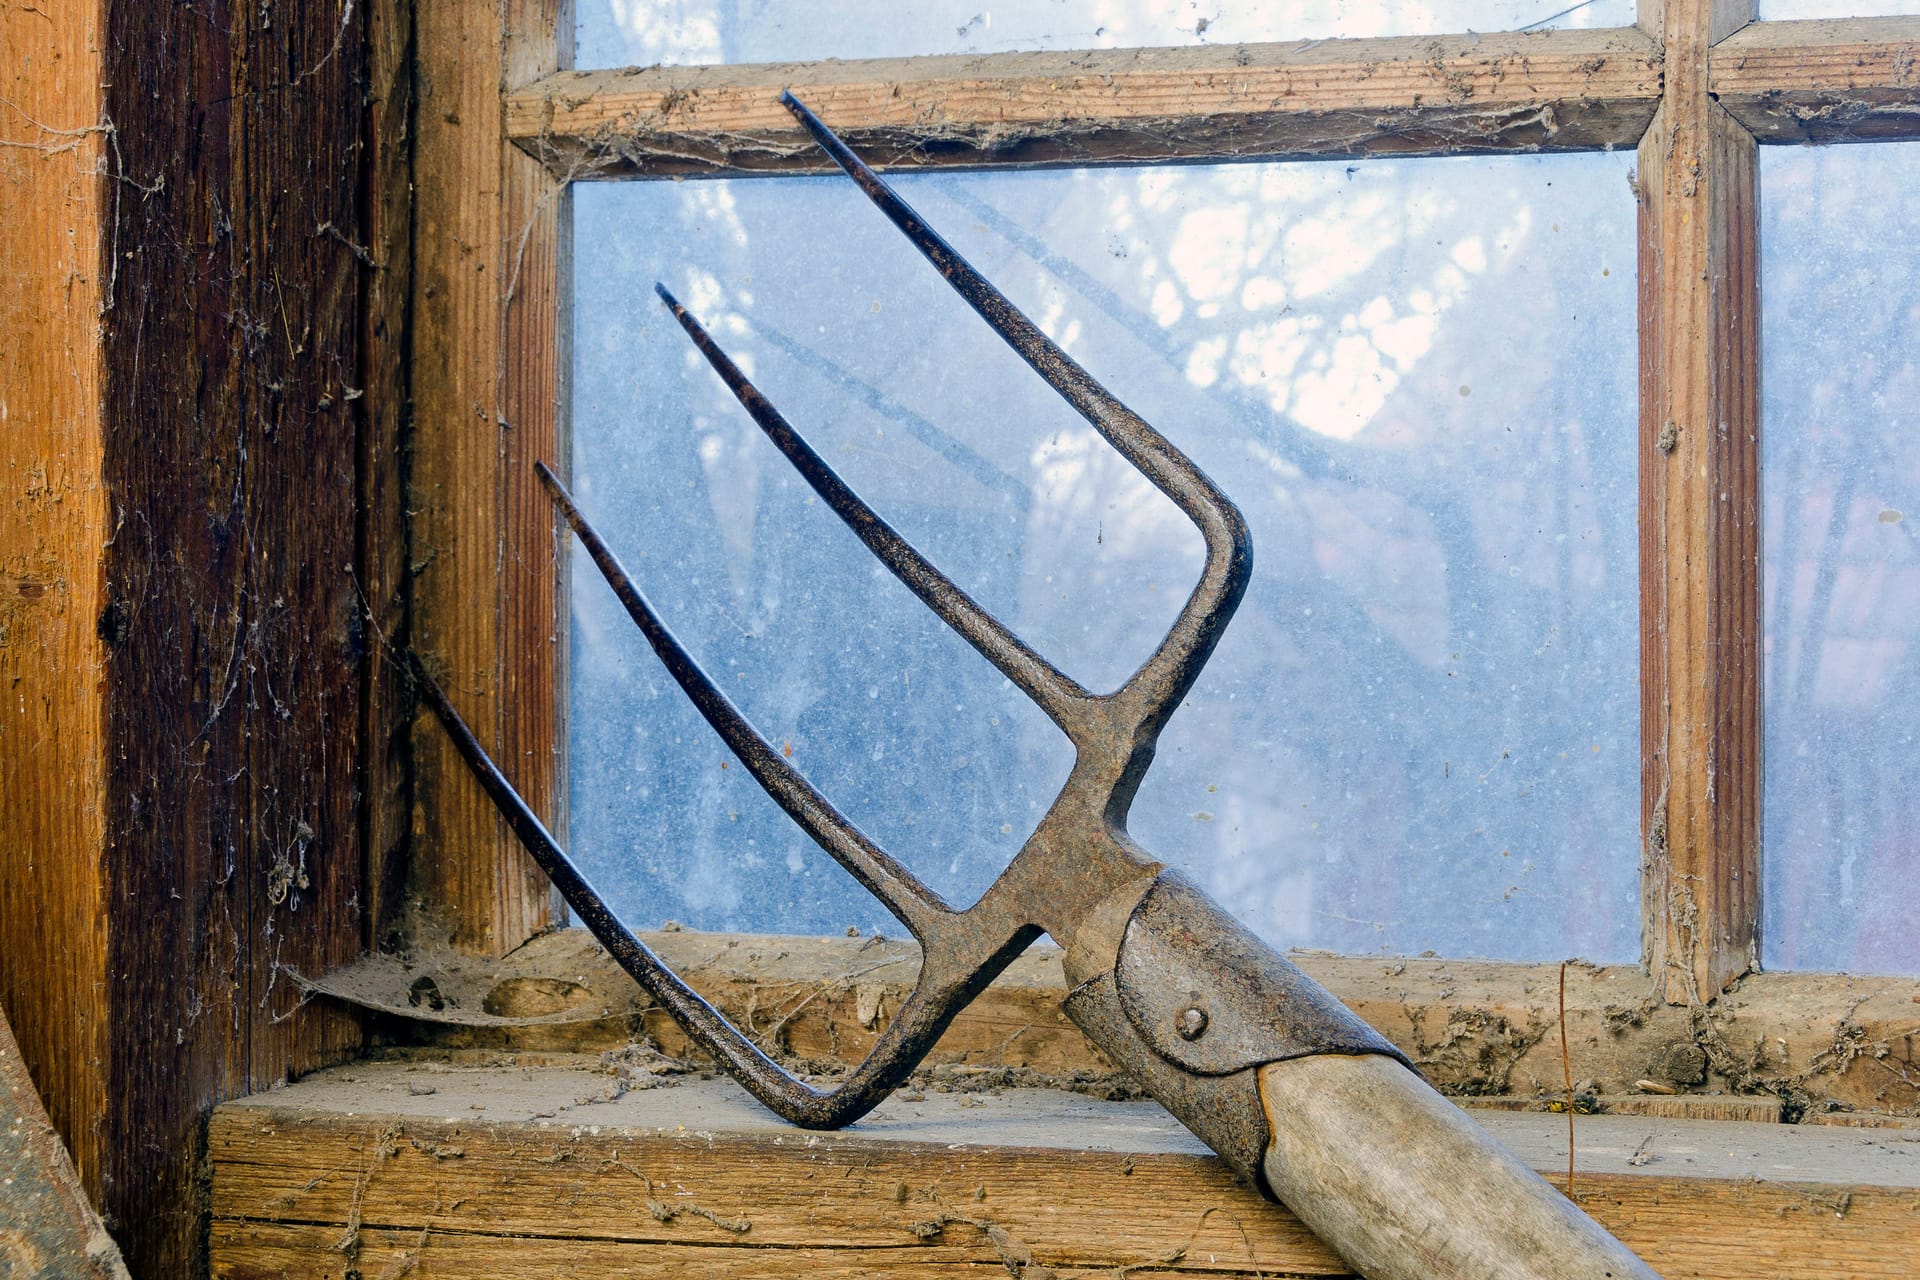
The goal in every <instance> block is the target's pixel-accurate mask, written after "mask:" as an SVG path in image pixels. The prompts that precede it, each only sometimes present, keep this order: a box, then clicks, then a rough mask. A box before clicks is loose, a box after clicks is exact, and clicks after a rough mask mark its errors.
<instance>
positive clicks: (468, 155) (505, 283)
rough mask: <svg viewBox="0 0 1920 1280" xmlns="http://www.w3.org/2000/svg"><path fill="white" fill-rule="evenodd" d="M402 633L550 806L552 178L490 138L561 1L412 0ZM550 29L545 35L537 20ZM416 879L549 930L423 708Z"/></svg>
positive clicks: (555, 739)
mask: <svg viewBox="0 0 1920 1280" xmlns="http://www.w3.org/2000/svg"><path fill="white" fill-rule="evenodd" d="M415 12H416V15H417V33H418V37H417V38H418V68H419V85H420V100H419V104H418V108H417V112H416V120H417V122H418V129H417V133H416V135H415V150H414V183H415V192H416V194H415V216H416V229H417V230H416V236H415V241H414V244H415V248H416V255H417V256H416V260H415V263H414V267H415V273H416V275H415V293H414V330H413V333H414V340H413V356H414V359H413V433H412V440H413V450H414V452H413V472H412V486H411V487H412V493H411V501H410V504H409V506H410V510H411V511H412V513H413V519H412V526H411V538H412V548H413V561H414V569H415V572H416V579H415V584H414V597H413V603H414V612H413V619H412V625H413V642H414V645H415V647H416V649H417V650H419V651H420V652H421V654H422V655H423V656H424V657H425V659H426V660H427V661H428V662H429V663H430V664H432V665H433V666H434V667H435V668H436V669H437V674H438V677H439V679H440V681H441V683H442V684H443V685H445V687H446V688H447V690H448V693H449V694H450V696H451V697H452V698H453V700H454V702H455V703H456V705H457V706H458V707H459V708H460V711H461V713H462V715H463V716H464V717H465V718H466V719H467V720H468V722H469V723H470V724H471V725H472V726H473V728H474V731H475V733H476V734H477V735H478V736H479V738H480V740H481V742H482V744H483V745H484V746H486V747H487V748H488V750H489V751H491V752H493V753H494V755H495V758H496V760H498V762H499V763H500V765H501V767H502V769H503V770H504V771H505V772H506V774H507V775H508V777H509V778H511V779H512V780H513V781H514V783H515V785H516V786H517V787H518V788H519V789H520V791H521V793H522V794H523V795H525V796H526V797H527V799H528V801H529V803H531V804H532V805H533V807H534V809H535V810H536V811H537V812H539V813H541V814H542V815H543V816H545V817H547V818H548V819H549V821H550V822H552V823H553V824H554V825H556V826H559V827H561V828H562V829H564V822H563V821H562V819H563V817H564V815H562V814H559V813H558V812H556V808H555V806H556V805H557V804H558V802H559V797H560V795H561V788H560V786H559V780H560V778H561V777H562V776H563V771H562V768H561V765H562V757H561V755H560V750H561V746H562V743H563V741H564V738H563V735H562V734H561V733H560V730H559V723H560V722H559V719H558V717H559V715H560V708H561V703H562V699H561V696H560V689H561V684H560V680H561V676H562V672H563V653H564V639H563V638H564V634H565V633H564V618H563V617H562V612H561V611H562V608H563V604H562V601H563V599H564V596H563V594H562V591H561V586H562V575H561V574H560V573H559V572H557V571H556V566H557V565H558V564H561V563H564V560H563V558H561V557H558V556H557V555H556V549H557V547H558V545H559V544H558V532H557V526H556V521H555V518H554V515H553V511H552V508H551V505H550V504H549V502H548V500H547V498H546V497H545V495H544V494H543V493H542V492H541V490H540V487H539V485H538V483H537V482H536V480H535V479H534V475H533V464H534V463H535V462H536V461H540V460H546V461H549V462H551V463H553V464H554V465H555V466H557V467H558V468H560V469H561V471H562V472H563V473H564V471H565V469H566V464H567V458H566V456H565V452H564V450H563V444H564V440H563V437H562V433H561V430H560V412H559V400H560V383H561V378H562V370H561V360H562V344H561V342H560V329H559V310H560V301H561V289H562V277H563V274H564V271H563V248H564V237H563V232H562V222H563V218H562V213H563V203H564V192H563V190H562V188H561V187H560V185H559V184H557V183H556V182H554V181H553V180H552V179H551V178H550V177H549V176H548V175H547V174H546V173H545V172H544V171H543V170H542V169H541V168H540V166H538V165H537V164H535V163H534V162H533V161H532V160H530V159H528V158H527V157H526V156H525V155H523V154H521V153H520V152H519V151H517V150H515V149H514V148H512V147H510V146H507V145H506V144H505V143H504V142H503V141H502V132H501V124H500V119H501V110H502V108H501V89H502V86H503V84H505V83H507V82H508V79H509V77H510V76H511V77H527V76H531V75H532V74H535V73H537V72H542V71H551V70H552V69H553V68H554V67H556V66H557V65H558V58H559V55H560V48H559V45H558V44H557V43H556V41H555V38H554V36H553V32H554V31H555V30H566V29H570V28H571V26H572V19H571V17H570V13H571V7H570V6H569V5H567V4H566V3H565V0H514V3H509V4H506V5H504V6H499V7H495V6H477V5H472V4H467V3H462V2H461V0H418V3H417V4H416V6H415ZM541 32H544V33H546V34H545V36H544V37H542V36H541V35H540V34H539V33H541ZM413 742H414V764H415V769H416V784H417V792H416V795H417V801H418V811H417V817H416V822H415V828H414V833H415V836H416V853H415V862H414V869H413V870H414V876H413V882H412V886H411V894H412V896H413V898H414V900H415V901H417V902H420V903H425V904H428V905H427V908H426V909H427V910H428V911H429V912H430V913H431V914H433V915H435V916H436V917H438V920H439V922H440V923H441V924H442V925H443V926H444V927H445V929H446V931H447V932H448V934H449V935H450V936H451V937H452V939H453V941H454V943H455V944H456V945H457V946H460V947H462V948H465V949H467V950H471V951H477V952H483V953H490V954H499V953H502V952H505V951H508V950H511V949H512V948H513V947H515V946H518V945H519V944H520V943H521V942H523V941H525V940H526V939H527V938H528V937H529V936H531V935H532V934H534V933H536V932H538V931H539V930H541V929H543V928H545V927H546V926H547V924H548V923H549V922H550V920H551V919H552V918H553V909H552V903H551V891H550V890H549V888H548V887H547V884H546V880H545V877H543V876H541V875H540V874H539V872H538V871H537V870H536V869H535V868H534V866H533V863H532V861H531V859H529V858H528V857H527V856H526V855H525V854H524V853H523V852H522V851H521V850H520V848H519V846H518V845H517V844H516V843H515V842H514V840H513V837H512V835H511V834H510V833H509V832H508V831H507V829H506V827H505V826H504V824H502V823H501V822H500V820H499V819H498V817H497V816H496V815H495V813H494V810H493V806H492V805H491V803H490V802H489V801H488V800H487V798H486V797H485V795H484V794H482V793H481V791H480V790H479V788H478V787H477V786H476V785H475V784H474V783H473V782H472V780H471V778H470V777H469V775H468V773H467V770H466V766H465V765H464V764H462V763H461V761H460V759H459V757H458V756H457V755H456V754H455V753H454V752H453V750H452V748H451V747H450V746H449V745H448V743H447V742H446V739H445V736H444V735H443V734H442V733H441V732H440V730H439V727H438V725H436V724H434V723H432V721H431V719H430V718H429V719H427V720H422V721H418V722H416V724H415V727H414V739H413Z"/></svg>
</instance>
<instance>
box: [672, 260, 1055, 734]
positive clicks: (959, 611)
mask: <svg viewBox="0 0 1920 1280" xmlns="http://www.w3.org/2000/svg"><path fill="white" fill-rule="evenodd" d="M653 291H654V292H655V293H657V294H659V295H660V300H661V301H662V302H664V303H666V304H667V309H668V310H670V311H672V312H673V316H674V319H676V320H678V321H679V322H680V327H681V328H682V329H685V330H686V331H687V336H688V337H689V338H692V339H693V345H694V346H696V347H698V348H699V349H700V354H701V355H703V356H705V357H706V358H707V363H708V364H710V365H712V366H713V371H714V372H715V373H717V374H719V375H720V379H721V381H723V382H725V383H726V384H727V387H728V389H730V390H731V391H732V392H733V394H734V398H735V399H737V400H739V401H740V404H741V407H743V408H744V409H746V411H747V412H748V413H749V414H751V415H752V416H753V420H754V421H755V422H756V423H758V424H759V426H760V430H761V431H763V432H765V433H766V437H767V439H769V440H771V441H773V444H774V447H775V448H777V449H779V450H780V452H781V453H783V454H785V455H786V459H787V461H788V462H790V463H792V464H793V469H794V470H795V471H798V472H799V473H800V476H801V478H802V479H803V480H805V481H806V482H807V483H808V484H809V485H812V486H813V491H814V492H815V493H817V494H819V495H820V497H821V499H822V500H823V501H825V502H826V504H827V506H828V507H830V508H832V510H833V513H834V514H835V515H837V516H839V517H840V519H841V521H842V522H843V523H845V524H846V526H847V528H849V529H851V530H853V532H854V535H855V536H856V537H858V538H859V539H860V541H862V542H864V543H866V544H867V550H869V551H871V552H873V554H874V556H875V557H876V558H877V559H878V560H879V561H880V563H881V564H884V565H885V566H886V567H887V568H888V569H889V570H890V571H891V572H892V573H893V576H894V577H896V578H898V579H900V581H901V582H903V583H905V584H906V587H907V589H908V590H909V591H911V592H913V594H915V595H917V596H919V597H920V599H921V600H922V601H923V602H925V604H926V606H927V608H929V609H931V610H933V611H934V613H935V614H937V615H938V616H939V617H940V620H941V621H943V622H945V623H946V624H947V625H948V626H950V627H952V628H953V629H954V630H955V631H956V632H958V633H959V634H960V638H961V639H963V640H965V641H966V642H967V643H968V644H970V645H972V646H973V647H974V648H975V649H978V650H979V651H980V654H981V656H982V657H984V658H986V660H987V661H988V662H991V663H992V664H993V665H994V666H995V667H998V668H999V669H1000V672H1001V674H1003V675H1005V676H1006V677H1007V679H1009V680H1011V681H1013V683H1014V684H1016V685H1018V686H1019V687H1020V690H1021V692H1023V693H1025V694H1026V695H1027V696H1028V697H1029V698H1032V699H1033V700H1034V702H1036V703H1038V704H1039V706H1040V709H1041V710H1042V711H1045V712H1046V713H1047V714H1048V715H1049V716H1051V717H1052V718H1053V720H1054V723H1056V724H1058V725H1060V726H1061V727H1062V728H1063V729H1067V731H1068V733H1069V734H1071V733H1072V732H1073V731H1072V730H1071V729H1068V727H1067V726H1068V720H1069V718H1071V716H1072V711H1073V708H1075V707H1076V706H1079V705H1080V704H1082V703H1085V702H1086V701H1087V700H1088V699H1089V698H1091V697H1092V696H1093V695H1091V694H1089V693H1088V692H1087V691H1086V690H1085V689H1083V688H1081V687H1080V686H1079V685H1078V684H1077V683H1075V682H1074V681H1073V680H1072V679H1071V678H1069V677H1068V676H1067V675H1065V674H1064V673H1062V672H1061V671H1060V669H1059V668H1057V667H1055V666H1054V665H1053V664H1052V663H1050V662H1048V661H1047V660H1046V659H1045V658H1043V657H1041V656H1040V655H1039V654H1038V653H1035V652H1034V651H1033V650H1032V649H1031V648H1029V647H1028V646H1027V645H1026V643H1025V642H1024V641H1022V640H1021V639H1020V637H1018V636H1016V635H1014V634H1013V632H1011V631H1009V630H1007V628H1006V626H1005V625H1004V624H1002V623H1001V621H1000V620H999V619H998V618H996V617H994V616H993V615H992V614H990V613H988V612H987V611H986V610H985V609H982V608H981V607H980V605H979V604H978V603H977V602H976V601H975V600H974V599H973V597H972V596H969V595H968V594H967V593H966V592H965V591H963V590H961V589H960V588H959V587H958V586H955V585H954V582H953V580H952V579H951V578H949V577H947V575H946V574H944V573H942V572H940V570H939V569H937V568H935V567H934V565H933V563H932V562H931V561H930V560H928V559H927V558H926V557H925V556H923V555H921V554H920V553H919V552H918V551H916V550H914V548H913V544H912V543H910V542H908V541H907V540H906V539H905V538H903V537H901V536H900V534H899V533H898V532H897V531H895V529H894V528H893V526H892V525H890V524H888V523H887V522H886V521H885V520H883V519H882V518H881V517H880V514H879V513H878V512H876V511H875V510H874V509H873V508H872V507H870V506H868V505H867V504H866V503H865V502H864V501H863V500H862V499H861V497H860V495H859V494H857V493H855V492H854V491H853V489H852V488H851V487H850V486H849V485H848V484H847V482H846V481H844V480H842V479H841V478H840V476H839V473H837V472H836V471H834V469H833V468H832V467H830V466H828V465H827V462H826V460H825V459H823V458H822V457H821V456H820V455H819V454H818V453H816V452H814V450H813V446H812V445H809V444H808V443H807V442H806V441H805V440H804V439H803V438H801V435H800V433H799V432H798V431H795V430H794V429H793V424H792V423H790V422H788V421H787V420H786V418H785V417H784V416H783V415H782V414H781V412H780V411H779V410H778V409H776V408H774V407H773V402H772V401H771V400H769V399H767V398H766V396H764V395H762V394H761V393H760V389H759V388H758V387H755V386H754V385H753V384H752V383H751V382H749V381H747V376H746V375H745V374H744V373H742V372H741V371H740V367H739V366H738V365H736V364H735V363H734V362H733V360H732V358H731V357H729V356H728V355H727V353H726V352H725V351H723V350H721V349H720V344H719V343H717V342H715V341H714V340H713V337H712V335H711V334H709V333H708V332H707V330H706V328H705V326H703V325H702V324H701V323H700V321H699V320H698V319H697V318H695V316H694V315H693V313H692V312H690V311H688V310H687V309H686V308H685V307H684V306H682V305H680V300H679V299H678V298H675V297H674V296H673V294H671V293H669V292H668V291H667V287H666V286H665V285H663V284H656V285H654V286H653Z"/></svg>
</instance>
